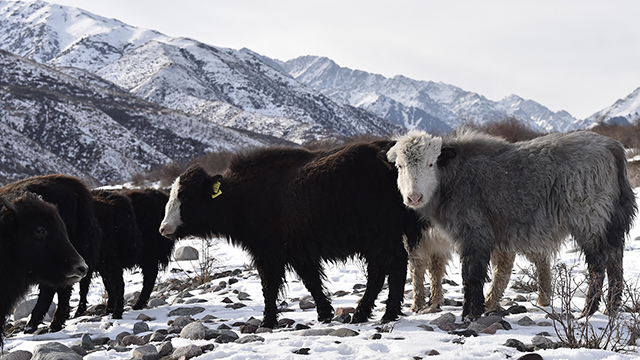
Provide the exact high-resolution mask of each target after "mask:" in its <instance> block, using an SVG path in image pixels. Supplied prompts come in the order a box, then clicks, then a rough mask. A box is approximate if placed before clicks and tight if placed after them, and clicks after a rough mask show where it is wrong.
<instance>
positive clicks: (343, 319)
mask: <svg viewBox="0 0 640 360" xmlns="http://www.w3.org/2000/svg"><path fill="white" fill-rule="evenodd" d="M332 321H336V322H339V323H343V324H349V323H350V322H351V315H349V314H346V313H344V314H340V315H338V316H336V317H334V318H333V320H332Z"/></svg>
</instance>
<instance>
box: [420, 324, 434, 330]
mask: <svg viewBox="0 0 640 360" xmlns="http://www.w3.org/2000/svg"><path fill="white" fill-rule="evenodd" d="M418 327H419V328H421V329H424V330H426V331H434V329H433V328H432V327H431V326H429V325H427V324H420V325H418Z"/></svg>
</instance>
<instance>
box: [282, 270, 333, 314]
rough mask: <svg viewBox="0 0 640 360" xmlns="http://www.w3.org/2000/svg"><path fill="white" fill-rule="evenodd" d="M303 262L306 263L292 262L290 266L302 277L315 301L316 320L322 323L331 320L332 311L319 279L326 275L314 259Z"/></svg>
mask: <svg viewBox="0 0 640 360" xmlns="http://www.w3.org/2000/svg"><path fill="white" fill-rule="evenodd" d="M305 264H306V265H303V264H300V263H295V264H292V266H293V269H294V270H295V271H296V273H298V275H299V276H300V278H301V279H302V282H303V283H304V286H305V287H306V288H307V290H309V292H310V293H311V296H313V300H314V301H315V302H316V309H317V312H318V321H320V322H324V323H328V322H331V320H332V319H333V315H334V311H333V306H331V301H329V297H328V296H327V293H326V292H325V288H324V285H323V284H322V280H321V279H323V278H325V277H326V276H325V274H324V270H323V269H322V268H321V267H320V266H319V264H318V263H317V262H314V261H308V262H305ZM314 265H317V266H314Z"/></svg>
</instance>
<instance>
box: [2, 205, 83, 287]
mask: <svg viewBox="0 0 640 360" xmlns="http://www.w3.org/2000/svg"><path fill="white" fill-rule="evenodd" d="M0 203H1V205H0V244H1V245H0V249H1V251H2V252H3V253H4V254H3V255H4V256H6V258H5V259H4V260H3V261H4V262H7V263H9V264H14V265H15V266H14V268H15V269H18V271H19V272H20V274H19V276H23V279H24V281H26V282H28V283H43V284H46V285H49V286H53V287H59V286H69V285H71V284H73V283H75V282H77V281H80V279H82V278H83V277H84V276H85V275H86V274H87V271H88V267H87V264H86V263H85V261H84V259H82V257H81V256H80V255H79V254H78V252H77V251H76V249H75V248H74V247H73V245H71V243H70V242H69V237H68V236H67V230H66V227H65V225H64V222H63V221H62V219H61V218H60V215H59V214H58V210H57V209H56V207H55V206H53V205H52V204H49V203H47V202H45V201H43V200H42V199H41V198H40V197H39V196H37V195H34V194H32V193H26V194H24V195H22V196H20V197H18V198H17V199H15V200H14V201H8V200H7V199H5V198H3V197H0Z"/></svg>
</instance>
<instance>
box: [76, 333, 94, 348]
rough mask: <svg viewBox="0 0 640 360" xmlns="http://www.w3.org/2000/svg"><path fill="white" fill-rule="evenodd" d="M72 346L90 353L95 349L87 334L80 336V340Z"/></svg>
mask: <svg viewBox="0 0 640 360" xmlns="http://www.w3.org/2000/svg"><path fill="white" fill-rule="evenodd" d="M73 345H78V346H80V347H81V348H83V349H84V350H86V351H91V350H93V349H95V348H96V347H95V345H94V344H93V341H92V340H91V336H90V335H89V334H88V333H84V334H82V337H81V338H80V340H78V341H76V342H75V344H73Z"/></svg>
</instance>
